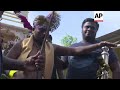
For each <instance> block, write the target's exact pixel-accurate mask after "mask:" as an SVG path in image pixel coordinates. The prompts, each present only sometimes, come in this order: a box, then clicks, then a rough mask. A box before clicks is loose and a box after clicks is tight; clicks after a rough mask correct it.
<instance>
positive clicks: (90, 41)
mask: <svg viewBox="0 0 120 90" xmlns="http://www.w3.org/2000/svg"><path fill="white" fill-rule="evenodd" d="M83 42H87V43H95V42H96V40H95V39H83Z"/></svg>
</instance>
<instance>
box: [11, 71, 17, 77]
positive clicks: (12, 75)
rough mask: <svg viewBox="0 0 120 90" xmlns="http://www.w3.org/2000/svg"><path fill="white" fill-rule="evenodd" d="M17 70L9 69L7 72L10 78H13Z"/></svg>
mask: <svg viewBox="0 0 120 90" xmlns="http://www.w3.org/2000/svg"><path fill="white" fill-rule="evenodd" d="M16 72H17V70H10V72H9V77H10V78H13V77H14V74H15V73H16Z"/></svg>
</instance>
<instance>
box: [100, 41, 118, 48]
mask: <svg viewBox="0 0 120 90" xmlns="http://www.w3.org/2000/svg"><path fill="white" fill-rule="evenodd" d="M100 44H101V46H107V47H117V44H115V43H111V42H107V41H102V42H100Z"/></svg>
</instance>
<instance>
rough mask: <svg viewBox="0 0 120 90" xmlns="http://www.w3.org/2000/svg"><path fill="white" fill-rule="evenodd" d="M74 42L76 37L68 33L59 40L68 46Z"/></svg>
mask: <svg viewBox="0 0 120 90" xmlns="http://www.w3.org/2000/svg"><path fill="white" fill-rule="evenodd" d="M76 42H77V38H76V37H73V36H70V35H68V34H67V35H66V36H65V37H63V39H62V40H61V43H62V44H63V45H64V46H66V47H69V46H71V45H72V44H73V43H76Z"/></svg>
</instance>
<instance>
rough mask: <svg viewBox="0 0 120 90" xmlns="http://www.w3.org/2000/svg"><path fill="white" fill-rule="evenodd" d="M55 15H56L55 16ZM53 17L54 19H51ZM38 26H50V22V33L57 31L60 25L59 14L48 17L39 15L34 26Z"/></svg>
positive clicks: (51, 14)
mask: <svg viewBox="0 0 120 90" xmlns="http://www.w3.org/2000/svg"><path fill="white" fill-rule="evenodd" d="M53 14H54V15H53ZM51 17H52V19H51ZM50 20H51V21H50ZM36 22H37V23H38V24H45V25H49V22H50V31H51V32H53V31H54V30H55V29H57V28H58V27H59V25H60V15H59V14H58V13H57V12H54V13H50V14H49V15H48V16H46V17H45V16H43V15H39V16H37V17H36V18H35V19H34V21H33V25H34V24H35V23H36Z"/></svg>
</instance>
